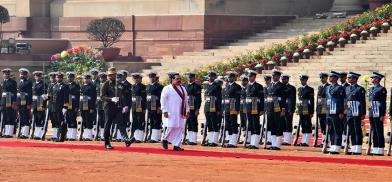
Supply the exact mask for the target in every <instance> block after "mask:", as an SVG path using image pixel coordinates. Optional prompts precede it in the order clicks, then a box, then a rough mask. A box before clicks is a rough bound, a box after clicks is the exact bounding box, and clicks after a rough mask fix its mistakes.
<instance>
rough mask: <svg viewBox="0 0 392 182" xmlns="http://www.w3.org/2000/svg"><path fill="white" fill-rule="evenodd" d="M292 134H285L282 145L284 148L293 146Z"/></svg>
mask: <svg viewBox="0 0 392 182" xmlns="http://www.w3.org/2000/svg"><path fill="white" fill-rule="evenodd" d="M290 135H291V132H283V143H282V145H284V146H290V145H291V137H290Z"/></svg>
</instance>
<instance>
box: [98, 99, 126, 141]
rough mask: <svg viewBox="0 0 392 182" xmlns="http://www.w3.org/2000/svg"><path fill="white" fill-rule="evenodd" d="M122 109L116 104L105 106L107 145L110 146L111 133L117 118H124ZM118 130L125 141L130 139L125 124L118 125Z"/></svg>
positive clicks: (105, 136)
mask: <svg viewBox="0 0 392 182" xmlns="http://www.w3.org/2000/svg"><path fill="white" fill-rule="evenodd" d="M121 111H122V109H121V108H118V107H117V106H116V105H115V104H107V105H106V106H105V127H104V134H103V135H104V138H105V145H108V144H110V133H111V128H112V124H113V121H114V120H115V119H116V117H117V116H122V112H121ZM117 128H118V129H119V130H120V133H121V136H122V137H123V139H125V140H127V139H128V134H127V131H126V129H125V122H119V123H117Z"/></svg>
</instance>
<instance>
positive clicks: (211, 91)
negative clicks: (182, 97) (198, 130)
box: [204, 71, 222, 147]
mask: <svg viewBox="0 0 392 182" xmlns="http://www.w3.org/2000/svg"><path fill="white" fill-rule="evenodd" d="M216 77H217V73H216V72H215V71H209V72H208V85H207V87H206V89H205V92H204V96H205V104H204V113H205V116H206V122H207V123H206V125H207V126H206V127H207V129H208V133H207V137H208V145H205V144H204V146H210V147H216V146H218V139H219V124H220V121H221V120H219V118H220V116H221V112H222V86H221V84H220V83H219V81H217V80H216Z"/></svg>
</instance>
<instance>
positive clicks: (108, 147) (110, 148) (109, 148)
mask: <svg viewBox="0 0 392 182" xmlns="http://www.w3.org/2000/svg"><path fill="white" fill-rule="evenodd" d="M105 149H106V150H112V149H114V147H112V145H110V144H108V145H105Z"/></svg>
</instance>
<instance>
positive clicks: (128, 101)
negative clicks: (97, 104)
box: [117, 72, 132, 132]
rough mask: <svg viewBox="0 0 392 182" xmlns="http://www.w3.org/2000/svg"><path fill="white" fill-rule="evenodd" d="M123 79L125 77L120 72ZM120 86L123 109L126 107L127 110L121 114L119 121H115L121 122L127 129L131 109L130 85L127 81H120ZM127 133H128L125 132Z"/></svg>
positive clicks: (129, 123) (129, 124)
mask: <svg viewBox="0 0 392 182" xmlns="http://www.w3.org/2000/svg"><path fill="white" fill-rule="evenodd" d="M121 73H122V74H123V75H122V76H123V77H124V76H125V75H124V74H125V73H124V72H121ZM121 85H122V87H123V88H122V92H123V97H124V100H123V107H128V110H127V111H126V112H123V113H122V117H120V118H121V119H120V120H117V123H118V122H123V124H124V125H125V127H126V128H129V127H130V126H131V121H130V114H131V107H132V84H131V83H129V82H128V81H127V80H125V81H121ZM127 132H128V131H127Z"/></svg>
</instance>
